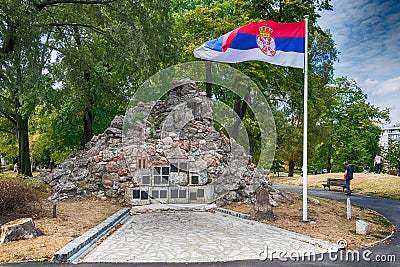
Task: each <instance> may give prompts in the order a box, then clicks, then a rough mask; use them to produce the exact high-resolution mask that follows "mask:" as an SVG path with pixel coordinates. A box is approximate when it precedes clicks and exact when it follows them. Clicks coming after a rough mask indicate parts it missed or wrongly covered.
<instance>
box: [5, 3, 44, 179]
mask: <svg viewBox="0 0 400 267" xmlns="http://www.w3.org/2000/svg"><path fill="white" fill-rule="evenodd" d="M39 13H40V11H39V10H38V9H37V8H35V6H34V5H33V4H32V2H31V1H9V0H2V1H1V3H0V18H1V24H0V47H1V50H0V65H1V68H0V116H1V117H2V118H4V119H6V120H8V121H9V123H10V124H11V125H13V126H12V128H13V129H12V130H11V131H10V132H12V133H14V134H15V135H16V138H17V140H18V165H19V168H20V170H21V172H22V173H23V174H25V175H31V162H30V157H29V136H28V123H29V117H30V114H31V113H32V111H33V110H34V108H35V105H36V103H37V101H38V97H39V96H40V95H41V91H42V90H44V89H45V87H46V75H45V73H44V72H43V71H44V69H45V66H46V63H47V62H48V60H49V58H48V49H47V47H46V44H47V42H48V39H47V38H46V36H45V35H43V32H42V28H41V26H40V25H41V24H43V21H42V18H41V16H40V15H39Z"/></svg>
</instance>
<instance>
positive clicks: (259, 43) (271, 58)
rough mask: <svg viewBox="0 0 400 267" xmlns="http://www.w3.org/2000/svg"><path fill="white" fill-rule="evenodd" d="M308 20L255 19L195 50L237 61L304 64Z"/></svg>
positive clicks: (212, 57)
mask: <svg viewBox="0 0 400 267" xmlns="http://www.w3.org/2000/svg"><path fill="white" fill-rule="evenodd" d="M304 54H305V21H300V22H288V23H280V22H275V21H272V20H267V21H263V22H252V23H250V24H247V25H245V26H242V27H240V28H238V29H236V30H233V31H231V32H228V33H226V34H224V35H223V36H221V37H219V38H217V39H214V40H211V41H208V42H206V43H204V44H203V45H202V46H200V47H199V48H196V49H195V50H194V56H195V57H197V58H201V59H205V60H211V61H217V62H226V63H236V62H242V61H249V60H257V61H265V62H268V63H271V64H275V65H280V66H287V67H294V68H304Z"/></svg>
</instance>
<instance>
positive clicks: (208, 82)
mask: <svg viewBox="0 0 400 267" xmlns="http://www.w3.org/2000/svg"><path fill="white" fill-rule="evenodd" d="M211 82H212V76H211V61H206V94H207V97H209V98H211V84H212V83H211Z"/></svg>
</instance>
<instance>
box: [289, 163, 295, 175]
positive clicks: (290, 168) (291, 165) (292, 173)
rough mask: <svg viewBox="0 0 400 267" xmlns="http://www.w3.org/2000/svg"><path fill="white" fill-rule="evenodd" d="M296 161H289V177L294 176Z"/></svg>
mask: <svg viewBox="0 0 400 267" xmlns="http://www.w3.org/2000/svg"><path fill="white" fill-rule="evenodd" d="M294 166H295V164H294V161H293V159H291V160H289V174H288V177H293V176H294Z"/></svg>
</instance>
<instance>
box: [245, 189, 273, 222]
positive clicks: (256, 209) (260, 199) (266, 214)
mask: <svg viewBox="0 0 400 267" xmlns="http://www.w3.org/2000/svg"><path fill="white" fill-rule="evenodd" d="M250 216H251V218H252V219H255V220H268V221H275V216H274V213H273V212H272V206H271V203H270V202H269V193H268V190H267V189H266V188H265V187H263V186H260V187H259V188H258V189H257V190H256V202H255V203H254V206H253V209H252V211H251V214H250Z"/></svg>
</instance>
